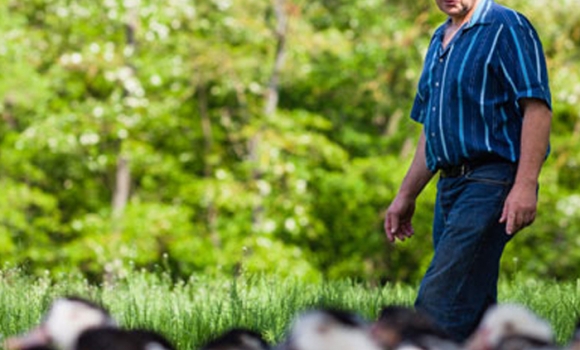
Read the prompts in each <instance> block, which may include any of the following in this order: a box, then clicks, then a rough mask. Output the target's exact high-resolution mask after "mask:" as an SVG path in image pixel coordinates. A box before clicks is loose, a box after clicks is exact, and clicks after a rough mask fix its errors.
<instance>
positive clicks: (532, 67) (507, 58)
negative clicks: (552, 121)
mask: <svg viewBox="0 0 580 350" xmlns="http://www.w3.org/2000/svg"><path fill="white" fill-rule="evenodd" d="M499 57H500V66H501V70H502V72H503V75H504V78H505V80H506V85H508V89H511V90H512V92H513V93H514V95H515V97H516V100H518V101H519V100H520V99H522V98H536V99H540V100H542V101H544V102H545V103H546V105H547V106H548V108H550V109H552V101H551V94H550V87H549V83H548V73H547V68H546V59H545V57H544V51H543V49H542V43H541V42H540V39H539V37H538V34H537V32H536V30H535V29H534V28H533V26H532V25H531V24H530V22H529V21H528V20H527V19H526V18H525V17H524V16H522V15H520V14H518V24H515V25H510V26H506V27H504V28H503V32H502V36H501V39H500V45H499Z"/></svg>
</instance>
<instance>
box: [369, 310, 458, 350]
mask: <svg viewBox="0 0 580 350" xmlns="http://www.w3.org/2000/svg"><path fill="white" fill-rule="evenodd" d="M371 334H372V336H373V338H374V339H375V340H376V341H377V343H378V344H380V345H381V347H382V349H383V350H393V349H397V350H402V349H425V350H428V349H440V350H452V349H459V347H460V346H459V344H456V343H455V342H453V340H452V339H451V338H450V337H449V336H448V335H447V334H445V333H444V332H443V331H442V330H440V329H439V328H438V327H437V326H436V325H435V323H433V322H432V321H431V319H430V318H428V317H427V316H426V315H424V314H422V313H420V312H418V311H416V310H415V309H413V308H409V307H405V306H399V305H389V306H385V307H383V308H382V309H381V311H380V313H379V317H378V318H377V320H376V321H375V322H374V323H373V325H372V329H371Z"/></svg>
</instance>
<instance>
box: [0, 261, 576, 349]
mask: <svg viewBox="0 0 580 350" xmlns="http://www.w3.org/2000/svg"><path fill="white" fill-rule="evenodd" d="M415 292H416V287H415V286H409V285H402V284H386V285H383V286H374V285H369V284H367V283H360V282H354V281H351V280H339V281H325V282H319V283H312V282H304V281H301V280H298V279H292V278H284V279H283V278H278V277H276V276H257V275H253V276H245V275H242V276H239V277H235V278H234V277H232V278H230V279H227V278H208V277H204V276H197V275H192V276H191V277H190V278H189V279H188V280H177V281H176V280H174V279H172V278H171V276H170V275H169V274H168V273H165V272H163V271H157V272H147V271H132V272H129V273H127V274H126V275H124V276H122V277H119V276H117V277H115V278H112V279H109V280H107V281H106V282H103V283H90V282H89V281H88V280H87V279H86V278H84V277H82V276H81V275H70V274H67V275H51V274H49V273H48V272H47V273H46V275H44V276H41V277H31V276H28V275H27V274H25V273H24V272H23V271H22V270H20V269H14V268H12V269H4V270H0V319H1V320H2V321H1V322H0V335H1V336H2V337H7V336H10V335H13V334H17V333H20V332H23V331H24V330H26V329H28V328H30V327H31V326H32V325H34V324H36V323H38V322H39V320H40V319H41V317H42V315H43V313H44V312H45V311H46V309H47V307H48V305H49V304H50V302H51V300H52V299H53V298H54V297H57V296H62V295H77V296H82V297H86V298H89V299H92V300H94V301H96V302H98V303H101V304H102V305H104V306H105V307H106V308H108V309H109V311H110V312H111V314H112V315H113V316H114V317H115V318H116V319H117V320H118V322H119V323H120V324H121V325H123V326H125V327H130V328H135V327H146V328H150V329H154V330H157V331H159V332H161V333H163V334H165V335H166V336H167V337H168V338H169V339H170V340H171V341H173V342H174V344H175V345H176V346H177V348H178V349H195V348H197V347H199V346H200V345H201V344H203V343H204V342H205V341H207V340H208V339H209V338H211V337H213V336H214V335H217V334H219V333H220V332H222V331H224V330H225V329H227V328H230V327H236V326H241V327H247V328H251V329H254V330H258V331H260V332H262V333H263V334H264V336H265V338H266V339H267V340H269V341H271V342H277V341H279V340H281V339H283V337H284V335H285V332H286V330H287V328H288V327H289V325H290V323H291V322H292V319H293V318H294V316H295V315H296V314H297V313H299V312H300V311H302V310H305V309H309V308H314V307H320V306H329V307H338V308H342V309H348V310H352V311H356V312H357V313H359V314H360V315H361V316H362V317H365V318H367V319H369V320H372V319H374V318H375V317H376V315H377V313H378V311H379V310H380V308H381V307H382V306H384V305H389V304H399V305H411V304H412V302H413V299H414V296H415ZM499 294H500V302H514V303H520V304H523V305H525V306H527V307H529V308H531V309H532V310H533V311H535V312H536V313H538V314H539V315H540V316H542V317H544V318H546V319H547V320H548V321H550V322H551V324H552V326H553V328H554V330H555V333H556V335H557V341H558V342H559V343H565V342H566V341H567V340H568V339H569V337H570V335H571V333H572V331H573V329H574V326H575V324H576V322H577V320H578V317H579V315H580V298H579V296H580V281H577V282H564V283H561V282H560V283H559V282H555V281H548V280H545V281H540V280H537V279H531V278H525V277H522V276H519V277H514V278H510V279H509V280H501V282H500V287H499Z"/></svg>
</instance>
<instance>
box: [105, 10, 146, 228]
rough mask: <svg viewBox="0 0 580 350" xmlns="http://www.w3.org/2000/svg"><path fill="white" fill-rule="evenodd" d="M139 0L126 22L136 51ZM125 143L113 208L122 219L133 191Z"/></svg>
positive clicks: (126, 93)
mask: <svg viewBox="0 0 580 350" xmlns="http://www.w3.org/2000/svg"><path fill="white" fill-rule="evenodd" d="M139 5H140V3H139V0H135V2H133V3H132V4H131V7H129V8H128V9H127V20H126V23H125V38H126V47H127V48H128V49H129V51H130V52H135V49H136V46H137V41H136V34H137V26H138V21H139ZM125 65H126V66H127V67H128V68H129V69H130V71H131V72H132V75H135V69H134V67H132V66H131V64H130V62H126V63H125ZM130 95H131V91H127V90H124V96H130ZM122 152H123V143H122V141H121V142H120V143H119V154H118V156H117V169H116V176H115V189H114V192H113V200H112V207H113V208H112V209H113V217H114V218H115V219H121V218H122V216H123V211H124V210H125V207H126V206H127V202H128V201H129V195H130V192H131V173H130V171H129V168H130V166H129V159H128V158H127V157H126V156H125V155H123V154H122Z"/></svg>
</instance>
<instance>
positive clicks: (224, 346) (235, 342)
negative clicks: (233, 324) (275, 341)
mask: <svg viewBox="0 0 580 350" xmlns="http://www.w3.org/2000/svg"><path fill="white" fill-rule="evenodd" d="M268 349H270V346H269V345H268V343H267V342H266V341H265V340H264V338H262V336H261V335H260V334H259V333H257V332H254V331H252V330H249V329H245V328H232V329H230V330H228V331H227V332H225V333H223V334H221V335H220V336H218V337H216V338H214V339H212V340H210V341H209V342H208V343H206V344H205V345H204V346H202V347H201V350H268Z"/></svg>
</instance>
